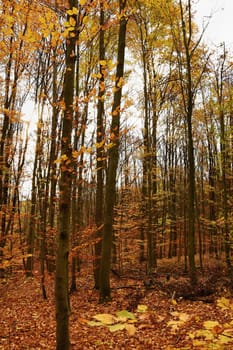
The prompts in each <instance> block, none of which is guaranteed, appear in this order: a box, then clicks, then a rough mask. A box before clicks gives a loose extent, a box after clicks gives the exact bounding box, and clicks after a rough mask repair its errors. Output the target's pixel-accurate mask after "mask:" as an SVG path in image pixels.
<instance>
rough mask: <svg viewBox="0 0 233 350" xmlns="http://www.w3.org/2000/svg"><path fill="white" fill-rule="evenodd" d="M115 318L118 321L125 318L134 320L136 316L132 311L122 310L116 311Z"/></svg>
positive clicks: (125, 319)
mask: <svg viewBox="0 0 233 350" xmlns="http://www.w3.org/2000/svg"><path fill="white" fill-rule="evenodd" d="M116 316H117V319H118V320H120V321H127V319H130V320H135V319H136V317H135V315H134V314H133V313H132V312H129V311H128V310H122V311H118V312H117V313H116Z"/></svg>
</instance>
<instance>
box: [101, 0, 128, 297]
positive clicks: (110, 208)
mask: <svg viewBox="0 0 233 350" xmlns="http://www.w3.org/2000/svg"><path fill="white" fill-rule="evenodd" d="M119 5H120V27H119V37H118V57H117V71H116V82H115V93H114V101H113V107H112V123H111V142H112V147H111V148H110V149H109V158H108V168H107V178H106V194H105V213H104V227H103V240H102V257H101V265H100V298H99V299H100V302H104V301H108V300H110V299H111V290H110V268H111V253H112V240H113V215H114V203H115V193H116V173H117V166H118V159H119V137H120V135H119V129H120V104H121V96H122V82H123V74H124V60H125V42H126V25H127V19H126V17H125V15H124V10H125V7H126V0H120V1H119Z"/></svg>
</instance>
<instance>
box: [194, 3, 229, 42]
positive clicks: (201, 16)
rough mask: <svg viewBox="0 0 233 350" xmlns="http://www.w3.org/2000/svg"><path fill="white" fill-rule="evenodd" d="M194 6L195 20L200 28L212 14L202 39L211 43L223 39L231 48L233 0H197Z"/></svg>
mask: <svg viewBox="0 0 233 350" xmlns="http://www.w3.org/2000/svg"><path fill="white" fill-rule="evenodd" d="M196 8H197V14H196V21H197V23H198V25H199V27H200V28H202V24H203V21H207V20H208V17H209V16H210V15H212V18H211V19H210V23H209V25H208V28H207V30H206V33H205V36H204V40H205V41H206V42H208V43H209V44H211V45H212V44H213V45H219V44H220V43H221V42H223V41H224V42H225V43H226V46H227V47H232V48H233V0H199V1H197V5H196Z"/></svg>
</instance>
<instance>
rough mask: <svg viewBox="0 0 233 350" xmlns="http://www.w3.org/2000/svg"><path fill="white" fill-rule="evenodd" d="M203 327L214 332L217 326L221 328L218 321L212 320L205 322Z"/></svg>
mask: <svg viewBox="0 0 233 350" xmlns="http://www.w3.org/2000/svg"><path fill="white" fill-rule="evenodd" d="M203 325H204V327H205V328H206V329H210V330H212V329H213V328H214V327H216V326H220V324H219V322H218V321H211V320H209V321H205V322H204V324H203Z"/></svg>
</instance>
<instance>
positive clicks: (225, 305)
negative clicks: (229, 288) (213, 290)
mask: <svg viewBox="0 0 233 350" xmlns="http://www.w3.org/2000/svg"><path fill="white" fill-rule="evenodd" d="M217 306H218V307H220V308H221V309H222V310H227V309H229V307H230V300H229V299H227V298H225V297H222V298H219V299H218V300H217Z"/></svg>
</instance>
